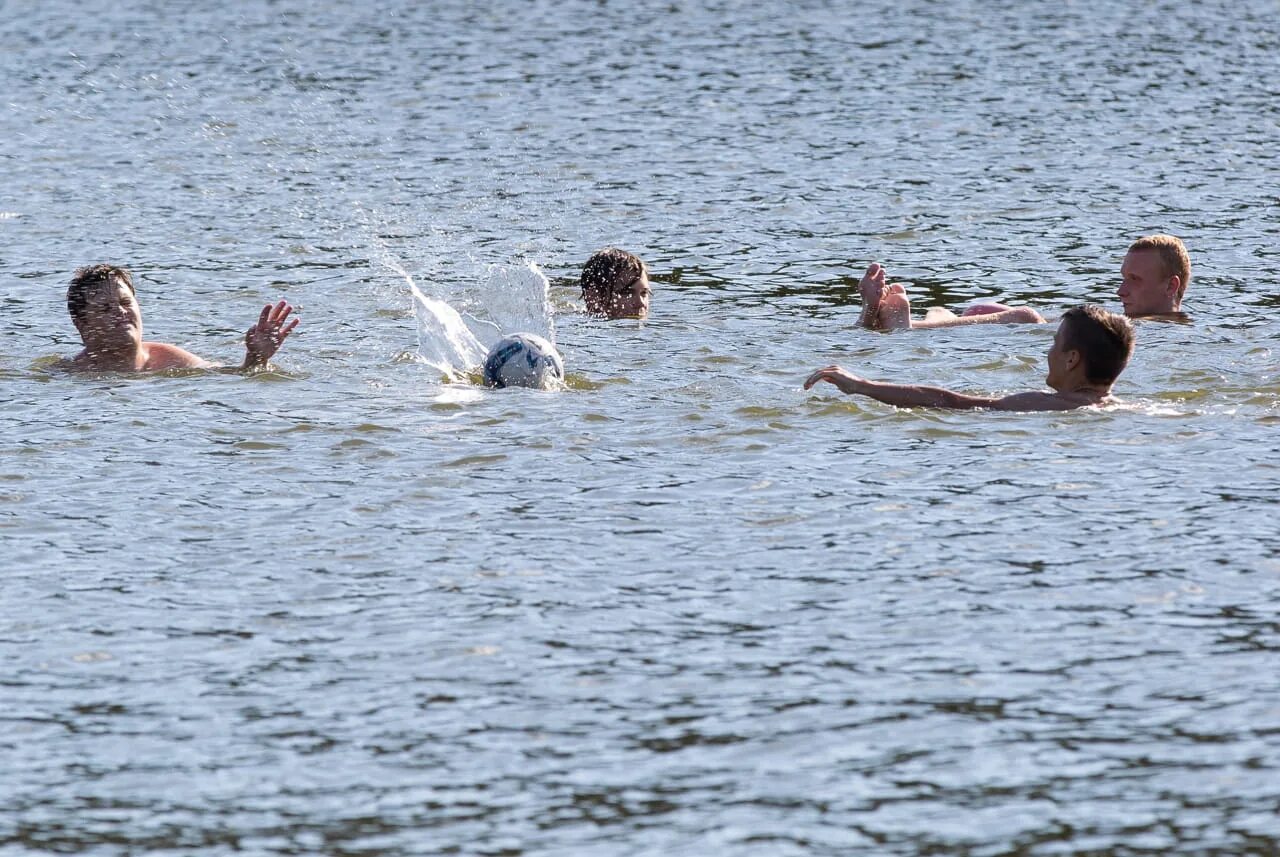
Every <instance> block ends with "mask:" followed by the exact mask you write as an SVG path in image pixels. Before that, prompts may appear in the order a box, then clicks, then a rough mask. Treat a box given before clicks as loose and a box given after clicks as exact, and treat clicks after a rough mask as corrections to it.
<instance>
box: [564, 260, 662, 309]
mask: <svg viewBox="0 0 1280 857" xmlns="http://www.w3.org/2000/svg"><path fill="white" fill-rule="evenodd" d="M578 285H579V286H581V287H582V299H583V300H584V301H586V304H587V312H589V313H591V314H592V315H598V316H603V317H604V318H609V319H616V318H645V317H646V316H648V315H649V298H650V296H651V295H652V290H651V289H650V288H649V268H648V266H646V265H645V263H644V262H642V261H640V257H639V256H636V255H634V254H632V253H628V252H627V251H626V250H619V249H617V248H616V247H608V248H606V249H604V250H601V251H599V252H598V253H595V254H593V255H592V256H591V258H590V259H588V260H587V264H586V265H584V266H583V268H582V276H581V277H580V278H579V280H578Z"/></svg>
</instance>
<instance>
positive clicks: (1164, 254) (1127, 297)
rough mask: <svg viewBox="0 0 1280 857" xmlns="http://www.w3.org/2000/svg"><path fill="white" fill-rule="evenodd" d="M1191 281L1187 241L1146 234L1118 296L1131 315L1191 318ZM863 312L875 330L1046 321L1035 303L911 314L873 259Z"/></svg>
mask: <svg viewBox="0 0 1280 857" xmlns="http://www.w3.org/2000/svg"><path fill="white" fill-rule="evenodd" d="M1189 282H1191V258H1190V256H1188V255H1187V248H1186V247H1185V246H1184V245H1183V243H1182V241H1180V240H1179V239H1178V238H1175V237H1174V236H1172V235H1164V234H1156V235H1144V236H1143V237H1141V238H1139V239H1138V240H1137V241H1134V242H1133V243H1132V244H1131V245H1129V252H1127V253H1126V254H1125V257H1124V261H1123V262H1122V263H1121V265H1120V288H1119V289H1118V290H1117V291H1116V296H1117V297H1119V298H1120V303H1121V304H1123V305H1124V314H1125V315H1127V316H1128V317H1129V318H1163V319H1181V318H1185V316H1184V315H1183V312H1182V297H1183V295H1185V294H1186V292H1187V284H1188V283H1189ZM858 290H859V291H860V292H861V293H862V316H861V317H860V318H859V319H858V323H859V324H861V325H862V326H863V327H867V328H871V329H872V330H902V329H906V328H911V329H929V328H935V327H960V326H963V325H970V324H1016V323H1033V324H1041V323H1043V322H1044V321H1045V319H1044V317H1043V316H1042V315H1040V313H1038V312H1036V311H1035V310H1033V309H1032V308H1031V307H1025V306H1019V307H1011V306H1005V305H1004V304H995V303H984V304H974V305H973V306H971V307H969V308H968V309H966V310H965V311H964V313H963V314H961V315H956V314H955V313H953V312H951V311H950V310H945V309H940V308H934V309H930V310H929V312H928V313H926V314H925V317H924V318H923V319H918V320H917V319H912V318H911V303H910V301H909V300H908V299H907V292H906V289H905V288H903V286H902V285H901V284H900V283H894V284H893V285H886V284H885V270H884V268H883V267H881V266H880V265H879V264H877V263H875V262H873V263H872V264H871V266H870V267H869V268H867V273H866V275H865V276H863V278H862V282H860V283H859V284H858Z"/></svg>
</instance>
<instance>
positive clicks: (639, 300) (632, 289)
mask: <svg viewBox="0 0 1280 857" xmlns="http://www.w3.org/2000/svg"><path fill="white" fill-rule="evenodd" d="M652 293H653V291H652V289H650V288H649V272H648V271H645V272H643V273H641V274H640V276H639V278H638V279H636V280H634V281H632V283H631V285H629V286H626V287H625V288H623V289H622V290H621V291H620V292H618V294H616V295H615V296H614V298H613V307H612V310H613V312H612V313H611V317H612V318H646V317H647V316H648V315H649V297H650V295H652Z"/></svg>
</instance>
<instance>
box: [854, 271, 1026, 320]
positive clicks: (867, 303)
mask: <svg viewBox="0 0 1280 857" xmlns="http://www.w3.org/2000/svg"><path fill="white" fill-rule="evenodd" d="M858 291H859V292H860V293H861V294H862V315H861V316H859V317H858V324H860V325H862V326H863V327H865V328H868V329H870V330H905V329H908V328H913V327H914V328H930V327H957V326H960V325H966V324H993V323H1001V322H1022V323H1030V324H1043V323H1044V317H1043V316H1041V315H1040V313H1038V312H1036V311H1035V310H1033V309H1031V308H1030V307H1010V306H1005V305H1004V304H996V303H977V304H973V305H971V306H969V307H967V308H966V309H965V311H964V312H963V313H962V314H960V315H956V314H955V313H953V312H952V311H951V310H948V309H943V308H942V307H933V308H931V309H930V310H929V311H928V312H927V313H925V316H924V318H923V319H920V320H918V321H912V319H911V301H910V300H909V299H908V298H907V290H906V288H904V287H903V285H902V284H901V283H893V284H891V285H886V282H885V270H884V267H883V266H882V265H880V263H878V262H872V263H871V265H870V266H869V267H868V268H867V272H866V273H865V274H864V275H863V276H862V280H861V281H859V283H858Z"/></svg>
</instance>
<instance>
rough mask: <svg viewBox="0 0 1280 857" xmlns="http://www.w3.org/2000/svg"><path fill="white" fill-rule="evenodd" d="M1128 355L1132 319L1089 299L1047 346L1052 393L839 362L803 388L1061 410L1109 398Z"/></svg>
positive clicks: (908, 403) (939, 403) (906, 402)
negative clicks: (923, 378)
mask: <svg viewBox="0 0 1280 857" xmlns="http://www.w3.org/2000/svg"><path fill="white" fill-rule="evenodd" d="M1132 355H1133V324H1132V323H1131V322H1130V321H1129V320H1128V319H1127V318H1125V317H1124V316H1122V315H1117V314H1115V313H1111V312H1107V311H1106V310H1104V309H1102V308H1101V307H1099V306H1095V305H1093V304H1089V305H1086V306H1081V307H1076V308H1075V309H1071V310H1067V312H1066V313H1065V314H1064V315H1063V316H1062V321H1061V322H1059V324H1058V332H1057V333H1056V334H1054V337H1053V345H1052V346H1051V347H1050V348H1049V374H1048V376H1047V377H1046V378H1045V382H1046V383H1047V384H1048V385H1049V386H1050V387H1052V388H1053V392H1052V393H1016V394H1014V395H1012V396H1004V397H1003V398H995V397H993V396H970V395H966V394H964V393H956V392H953V391H951V390H944V389H943V388H941V387H916V386H908V385H905V384H884V383H880V382H877V381H867V380H865V379H863V378H859V377H858V376H856V375H853V374H851V373H850V372H847V371H845V370H844V369H841V368H840V367H839V366H828V367H826V368H825V369H819V370H818V371H817V372H814V373H813V374H812V375H810V376H809V378H808V380H806V381H805V382H804V388H805V389H806V390H808V389H810V388H811V387H813V385H814V384H817V383H818V382H819V381H826V382H827V383H829V384H834V385H835V386H836V387H837V388H838V389H839V390H840V391H841V392H843V393H849V394H857V395H861V396H870V397H871V398H873V399H877V400H879V401H881V402H884V403H885V404H888V405H896V406H898V407H900V408H912V407H926V408H953V409H960V410H963V409H969V408H991V409H993V410H998V411H1065V410H1070V409H1072V408H1083V407H1092V406H1094V405H1105V404H1110V403H1111V402H1113V401H1114V399H1112V398H1111V385H1112V384H1114V383H1115V380H1116V378H1118V377H1120V373H1121V372H1122V371H1123V370H1124V367H1125V366H1126V365H1128V363H1129V358H1130V357H1131V356H1132Z"/></svg>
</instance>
